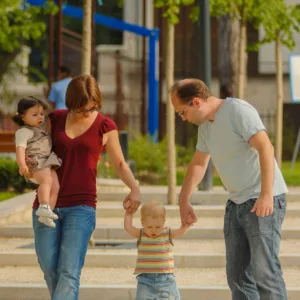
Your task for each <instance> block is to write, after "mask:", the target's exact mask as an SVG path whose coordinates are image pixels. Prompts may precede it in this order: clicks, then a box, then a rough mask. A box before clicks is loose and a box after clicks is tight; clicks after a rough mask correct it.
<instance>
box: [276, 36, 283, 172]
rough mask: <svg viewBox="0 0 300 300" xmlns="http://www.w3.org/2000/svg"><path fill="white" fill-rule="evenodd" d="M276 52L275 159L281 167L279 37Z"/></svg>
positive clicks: (281, 111) (280, 59)
mask: <svg viewBox="0 0 300 300" xmlns="http://www.w3.org/2000/svg"><path fill="white" fill-rule="evenodd" d="M275 47H276V49H275V53H276V80H277V114H276V154H275V157H276V160H277V163H278V166H279V167H281V158H282V119H283V74H282V53H281V43H280V40H279V37H277V39H276V43H275Z"/></svg>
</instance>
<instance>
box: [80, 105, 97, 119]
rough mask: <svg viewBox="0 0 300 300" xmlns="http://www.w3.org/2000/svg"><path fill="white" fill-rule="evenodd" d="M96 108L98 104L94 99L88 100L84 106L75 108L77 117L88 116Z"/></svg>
mask: <svg viewBox="0 0 300 300" xmlns="http://www.w3.org/2000/svg"><path fill="white" fill-rule="evenodd" d="M97 110H98V106H97V105H96V103H95V102H94V101H89V102H88V103H87V104H86V105H85V106H84V107H81V108H79V109H77V110H75V113H76V116H77V117H78V118H89V117H90V116H91V115H92V114H93V112H95V111H97Z"/></svg>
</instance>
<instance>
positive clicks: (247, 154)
mask: <svg viewBox="0 0 300 300" xmlns="http://www.w3.org/2000/svg"><path fill="white" fill-rule="evenodd" d="M261 130H266V129H265V126H264V125H263V123H262V121H261V119H260V117H259V114H258V112H257V110H256V109H255V108H254V107H253V106H252V105H250V104H249V103H248V102H246V101H244V100H240V99H235V98H226V99H225V100H224V104H223V105H222V106H221V107H220V109H219V110H218V111H217V113H216V114H215V120H214V121H213V122H210V121H205V122H204V123H203V124H201V125H200V126H199V128H198V143H197V146H196V148H197V150H198V151H200V152H209V153H210V155H211V158H212V161H213V163H214V165H215V167H216V168H217V170H218V173H219V175H220V177H221V180H222V182H223V184H224V185H225V187H226V189H227V190H228V192H229V193H230V199H231V200H232V201H233V202H235V203H237V204H241V203H243V202H245V201H247V200H248V199H251V198H257V197H259V196H260V192H261V170H260V163H259V155H258V152H257V150H255V149H254V148H253V147H252V146H251V145H250V144H249V143H248V142H249V139H250V138H251V137H252V136H253V135H254V134H256V133H257V132H259V131H261ZM274 163H275V179H274V185H273V195H274V196H276V195H280V194H283V193H286V192H287V186H286V184H285V181H284V179H283V176H282V174H281V171H280V169H279V167H278V165H277V162H276V160H275V158H274Z"/></svg>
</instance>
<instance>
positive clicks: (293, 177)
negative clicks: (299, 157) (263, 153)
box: [281, 161, 300, 186]
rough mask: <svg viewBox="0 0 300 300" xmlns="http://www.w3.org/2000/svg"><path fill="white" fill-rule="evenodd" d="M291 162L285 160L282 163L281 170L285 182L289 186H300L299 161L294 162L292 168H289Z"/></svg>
mask: <svg viewBox="0 0 300 300" xmlns="http://www.w3.org/2000/svg"><path fill="white" fill-rule="evenodd" d="M290 167H291V162H289V161H286V162H283V163H282V166H281V171H282V174H283V177H284V179H285V182H286V184H287V185H289V186H300V161H297V162H296V163H295V167H294V169H293V170H291V169H290Z"/></svg>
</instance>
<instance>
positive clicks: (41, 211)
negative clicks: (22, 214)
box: [35, 204, 58, 220]
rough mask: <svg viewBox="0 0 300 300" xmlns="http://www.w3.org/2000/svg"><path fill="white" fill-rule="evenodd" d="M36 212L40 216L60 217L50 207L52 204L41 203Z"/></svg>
mask: <svg viewBox="0 0 300 300" xmlns="http://www.w3.org/2000/svg"><path fill="white" fill-rule="evenodd" d="M35 214H36V215H37V216H39V217H45V218H50V219H52V220H57V219H58V216H57V215H56V214H55V213H54V212H53V211H52V210H51V209H50V206H49V205H47V204H40V206H39V208H38V209H37V211H36V213H35Z"/></svg>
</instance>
